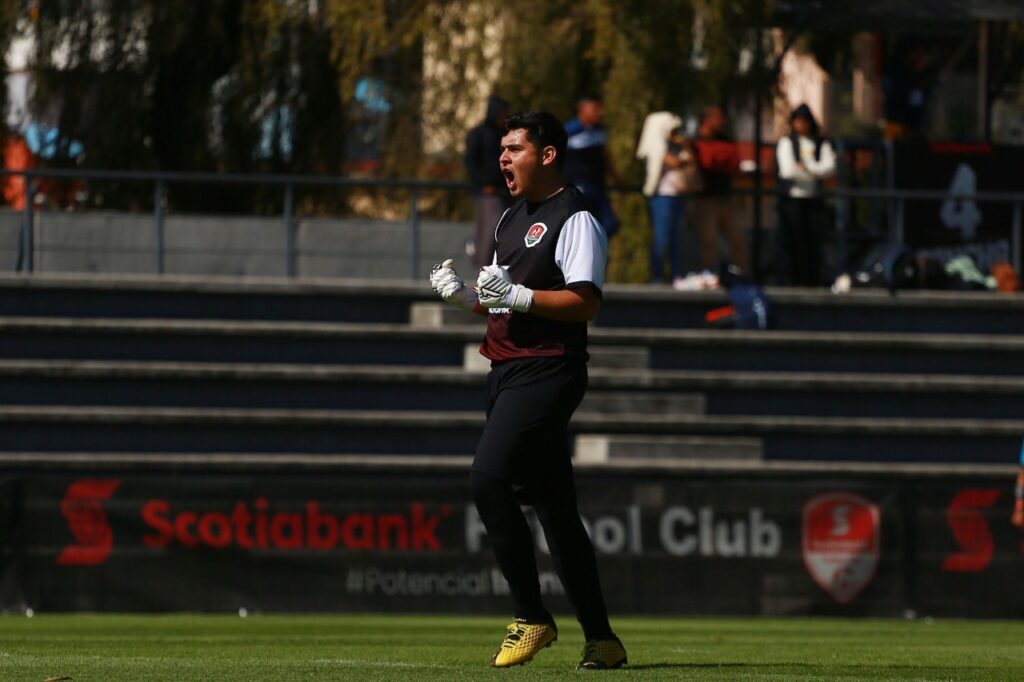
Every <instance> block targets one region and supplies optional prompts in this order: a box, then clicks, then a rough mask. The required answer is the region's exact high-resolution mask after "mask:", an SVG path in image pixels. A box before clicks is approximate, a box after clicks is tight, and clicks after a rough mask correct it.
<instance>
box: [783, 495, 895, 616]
mask: <svg viewBox="0 0 1024 682" xmlns="http://www.w3.org/2000/svg"><path fill="white" fill-rule="evenodd" d="M880 518H881V514H880V513H879V511H878V507H877V506H876V505H874V504H872V503H871V502H869V501H868V500H865V499H864V498H863V497H860V496H859V495H853V494H851V493H826V494H824V495H819V496H817V497H815V498H813V499H811V500H808V501H807V503H806V504H804V510H803V530H802V537H803V540H802V543H801V544H802V548H803V555H804V565H805V566H806V567H807V571H808V573H810V574H811V577H812V578H814V582H816V583H818V585H819V586H820V587H821V589H823V590H825V591H826V592H828V593H829V594H830V595H832V597H833V598H834V599H835V600H836V601H838V602H839V603H841V604H846V603H849V602H851V601H853V598H854V597H856V596H857V595H858V594H860V592H861V591H862V590H863V589H864V588H865V587H867V586H868V585H869V584H870V583H871V581H872V579H874V577H875V570H876V569H877V568H878V556H879V544H880V526H881V523H880Z"/></svg>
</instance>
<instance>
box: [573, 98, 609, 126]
mask: <svg viewBox="0 0 1024 682" xmlns="http://www.w3.org/2000/svg"><path fill="white" fill-rule="evenodd" d="M576 118H578V119H579V120H580V123H582V124H583V125H585V126H597V125H601V122H602V121H604V104H602V103H601V102H597V101H594V100H587V101H585V102H581V103H580V106H579V109H577V110H576Z"/></svg>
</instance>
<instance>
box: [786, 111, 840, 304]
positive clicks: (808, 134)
mask: <svg viewBox="0 0 1024 682" xmlns="http://www.w3.org/2000/svg"><path fill="white" fill-rule="evenodd" d="M789 121H790V127H791V129H792V132H791V133H790V134H789V135H787V136H786V137H783V138H782V139H780V140H779V142H778V144H777V145H776V148H775V163H776V166H777V169H778V175H779V177H778V189H779V192H778V197H777V200H778V218H779V223H778V264H777V269H778V273H777V274H778V279H779V283H780V284H788V285H791V286H805V287H817V286H821V285H822V284H823V280H822V275H823V273H822V265H823V263H822V261H823V259H824V254H823V250H824V249H823V246H824V232H825V229H826V228H825V224H824V223H825V221H824V216H823V214H824V210H823V209H824V202H823V200H822V197H821V185H822V182H823V181H824V180H825V179H826V178H829V177H831V176H832V175H833V174H834V173H835V170H836V155H835V151H834V150H833V149H832V145H831V143H829V141H828V140H826V139H824V138H823V137H822V135H821V132H820V130H819V128H818V122H817V121H816V120H815V118H814V114H813V113H811V109H810V107H808V106H807V105H806V104H801V105H800V106H799V107H797V108H796V109H794V110H793V113H792V114H790V117H789Z"/></svg>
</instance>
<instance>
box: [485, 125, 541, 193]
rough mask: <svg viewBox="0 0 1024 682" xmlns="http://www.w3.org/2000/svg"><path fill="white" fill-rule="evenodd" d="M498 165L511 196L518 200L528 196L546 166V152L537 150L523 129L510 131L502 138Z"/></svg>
mask: <svg viewBox="0 0 1024 682" xmlns="http://www.w3.org/2000/svg"><path fill="white" fill-rule="evenodd" d="M548 149H550V148H548ZM498 165H499V166H500V167H501V172H502V173H503V174H504V176H505V185H506V186H507V187H508V191H509V194H511V195H512V196H514V197H517V198H518V197H521V196H523V195H524V194H527V193H528V192H529V191H530V187H531V186H532V185H533V184H534V178H535V176H536V174H537V172H538V171H539V170H540V169H541V168H542V167H543V165H544V152H543V150H540V149H537V146H536V145H535V144H533V142H531V141H530V138H529V137H527V134H526V131H525V130H523V129H522V128H520V129H517V130H510V131H508V133H507V134H505V135H504V136H503V137H502V138H501V156H500V157H499V158H498Z"/></svg>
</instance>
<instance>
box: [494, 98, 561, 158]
mask: <svg viewBox="0 0 1024 682" xmlns="http://www.w3.org/2000/svg"><path fill="white" fill-rule="evenodd" d="M512 130H525V131H526V139H528V140H529V141H530V142H532V143H533V145H534V146H535V147H536V148H537V149H543V148H544V147H548V146H551V147H554V148H555V163H556V164H558V167H559V168H562V167H563V166H565V149H566V147H567V146H568V144H569V136H568V134H567V133H566V132H565V126H563V125H562V122H561V121H560V120H558V117H557V116H555V115H554V114H552V113H549V112H547V111H520V112H519V113H517V114H512V115H511V116H509V117H508V118H507V119H505V130H504V131H503V134H505V135H507V134H508V133H509V132H510V131H512Z"/></svg>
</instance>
